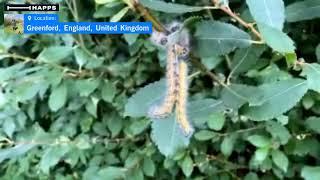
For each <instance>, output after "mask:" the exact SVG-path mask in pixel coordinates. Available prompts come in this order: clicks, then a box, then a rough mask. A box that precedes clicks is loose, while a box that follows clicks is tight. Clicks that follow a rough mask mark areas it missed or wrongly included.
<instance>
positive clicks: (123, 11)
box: [110, 7, 130, 22]
mask: <svg viewBox="0 0 320 180" xmlns="http://www.w3.org/2000/svg"><path fill="white" fill-rule="evenodd" d="M129 9H130V7H125V8H123V9H121V10H120V11H119V12H118V13H117V14H115V15H114V16H112V17H111V19H110V22H118V21H120V20H121V18H122V17H123V16H124V15H126V13H127V12H128V10H129Z"/></svg>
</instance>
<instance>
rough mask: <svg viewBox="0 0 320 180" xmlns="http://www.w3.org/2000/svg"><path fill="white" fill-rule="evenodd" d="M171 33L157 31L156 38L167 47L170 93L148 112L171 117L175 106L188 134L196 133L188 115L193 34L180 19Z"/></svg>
mask: <svg viewBox="0 0 320 180" xmlns="http://www.w3.org/2000/svg"><path fill="white" fill-rule="evenodd" d="M168 29H169V31H170V34H169V35H166V34H164V33H161V32H157V31H156V32H155V33H153V35H152V40H153V42H155V43H157V44H159V45H160V46H161V47H165V48H166V50H167V67H166V86H167V89H166V93H165V97H164V99H163V101H162V103H161V104H159V105H156V106H152V107H151V108H150V109H149V111H148V115H149V117H151V118H156V119H159V118H164V117H167V116H168V115H169V114H170V113H171V112H172V111H173V108H175V111H176V119H177V122H178V124H179V125H180V128H181V130H182V132H183V134H185V135H186V136H189V135H191V134H192V133H193V131H194V129H193V127H192V125H191V123H190V122H189V120H188V116H187V97H188V80H187V76H188V65H187V62H186V61H187V59H188V56H189V47H190V37H189V32H188V31H187V30H185V29H182V26H181V24H180V23H177V22H174V23H172V24H170V25H169V27H168Z"/></svg>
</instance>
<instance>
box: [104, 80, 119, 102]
mask: <svg viewBox="0 0 320 180" xmlns="http://www.w3.org/2000/svg"><path fill="white" fill-rule="evenodd" d="M116 93H117V89H116V88H115V87H114V85H113V83H111V82H110V81H104V82H103V85H102V89H101V97H102V99H103V100H104V101H106V102H112V100H113V98H114V97H115V95H116Z"/></svg>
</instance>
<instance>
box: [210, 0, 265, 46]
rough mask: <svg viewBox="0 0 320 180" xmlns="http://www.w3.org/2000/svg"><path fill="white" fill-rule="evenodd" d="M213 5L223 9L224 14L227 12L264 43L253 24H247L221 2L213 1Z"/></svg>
mask: <svg viewBox="0 0 320 180" xmlns="http://www.w3.org/2000/svg"><path fill="white" fill-rule="evenodd" d="M212 3H213V4H214V5H215V6H216V7H219V9H221V10H222V11H223V12H225V13H226V14H228V15H229V16H231V17H232V18H233V19H235V20H236V21H238V22H239V23H240V24H241V25H243V26H244V27H246V28H248V29H250V30H251V32H252V33H253V34H255V35H256V36H257V37H258V39H259V42H262V36H261V34H260V33H259V32H258V31H257V30H256V29H255V28H254V27H253V24H252V23H247V22H246V21H244V20H243V19H241V18H240V17H239V16H238V15H237V14H235V13H234V12H232V10H231V9H230V8H229V7H226V6H224V5H220V3H219V0H212Z"/></svg>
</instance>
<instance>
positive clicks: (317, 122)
mask: <svg viewBox="0 0 320 180" xmlns="http://www.w3.org/2000/svg"><path fill="white" fill-rule="evenodd" d="M305 123H306V126H307V127H308V128H309V129H311V130H313V131H315V132H317V133H319V134H320V118H318V117H309V118H308V119H307V120H306V122H305Z"/></svg>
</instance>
